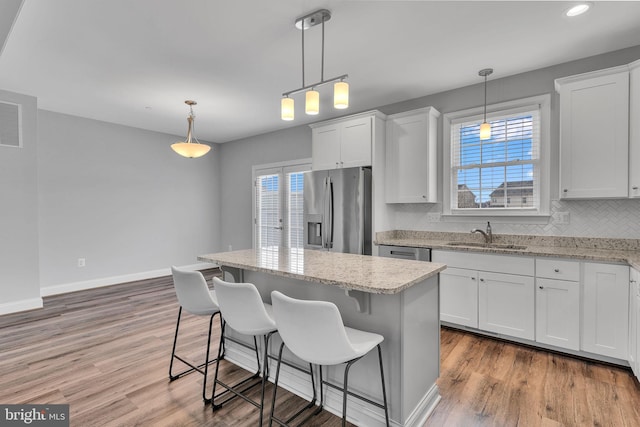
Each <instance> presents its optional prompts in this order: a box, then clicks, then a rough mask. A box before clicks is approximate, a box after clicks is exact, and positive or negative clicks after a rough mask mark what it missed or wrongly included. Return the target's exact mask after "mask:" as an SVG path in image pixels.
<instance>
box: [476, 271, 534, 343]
mask: <svg viewBox="0 0 640 427" xmlns="http://www.w3.org/2000/svg"><path fill="white" fill-rule="evenodd" d="M534 301H535V291H534V280H533V277H529V276H517V275H515V274H501V273H489V272H480V274H479V283H478V327H479V328H480V329H483V330H485V331H491V332H495V333H499V334H503V335H509V336H513V337H517V338H524V339H528V340H533V339H534V338H535V312H534V304H535V303H534Z"/></svg>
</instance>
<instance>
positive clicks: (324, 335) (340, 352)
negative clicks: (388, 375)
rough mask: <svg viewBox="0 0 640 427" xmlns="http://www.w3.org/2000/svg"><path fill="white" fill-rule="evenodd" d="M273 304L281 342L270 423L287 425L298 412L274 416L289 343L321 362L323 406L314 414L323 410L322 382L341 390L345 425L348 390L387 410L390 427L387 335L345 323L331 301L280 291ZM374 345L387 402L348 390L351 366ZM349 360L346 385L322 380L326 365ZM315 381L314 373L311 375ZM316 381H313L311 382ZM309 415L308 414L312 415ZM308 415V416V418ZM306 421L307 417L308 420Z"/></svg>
mask: <svg viewBox="0 0 640 427" xmlns="http://www.w3.org/2000/svg"><path fill="white" fill-rule="evenodd" d="M271 303H272V304H273V316H274V319H275V321H276V325H277V327H278V333H279V334H280V337H281V338H282V345H281V346H280V351H279V353H278V367H277V369H276V376H275V383H274V388H273V400H272V402H271V417H270V420H269V426H271V425H272V422H274V421H275V422H276V423H278V424H279V425H281V426H286V425H287V423H289V422H291V421H292V419H293V418H295V417H296V416H297V415H298V414H295V415H294V416H293V417H292V418H289V419H288V420H286V421H283V420H280V419H278V418H276V417H275V414H274V411H275V402H276V391H277V388H278V377H279V375H280V365H281V362H282V350H283V348H284V346H285V345H286V346H287V348H289V350H291V352H292V353H293V354H294V355H296V356H297V357H299V358H300V359H302V360H304V361H305V362H308V363H311V364H314V365H318V366H319V371H320V408H318V409H317V410H316V411H315V412H314V413H313V414H311V415H310V416H312V415H315V414H317V413H319V412H320V409H322V406H323V404H324V396H323V393H322V385H323V384H327V385H329V386H332V387H335V388H338V389H341V390H342V392H343V395H342V396H343V397H342V425H343V426H345V425H346V421H347V393H348V394H350V395H352V396H354V397H357V398H358V399H361V400H363V401H366V402H368V403H370V404H372V405H374V406H377V407H379V408H382V409H384V415H385V420H386V424H387V427H388V426H389V410H388V406H387V393H386V390H385V384H384V371H383V368H382V350H381V349H380V343H381V342H382V341H383V340H384V337H383V336H382V335H379V334H374V333H371V332H364V331H360V330H357V329H353V328H349V327H346V326H344V323H343V322H342V316H341V315H340V312H339V311H338V307H336V305H335V304H333V303H331V302H328V301H304V300H298V299H294V298H290V297H288V296H286V295H284V294H282V293H281V292H278V291H273V292H271ZM375 347H377V348H378V359H379V361H380V379H381V382H382V398H383V401H384V404H380V403H377V402H374V401H372V400H370V399H367V398H366V397H364V396H360V395H358V394H356V393H353V392H349V391H347V384H348V377H349V369H350V368H351V365H352V364H353V363H355V362H357V361H358V360H360V359H361V358H362V357H363V356H364V355H366V354H367V353H369V351H371V350H373V349H374V348H375ZM342 363H346V367H345V371H344V383H343V387H342V388H340V387H337V386H335V385H333V384H330V383H328V382H326V381H323V379H322V366H323V365H325V366H326V365H339V364H342ZM311 378H312V380H313V373H312V374H311ZM312 384H313V382H312ZM310 416H309V417H310ZM309 417H307V418H309ZM305 421H306V419H305Z"/></svg>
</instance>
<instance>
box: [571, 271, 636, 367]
mask: <svg viewBox="0 0 640 427" xmlns="http://www.w3.org/2000/svg"><path fill="white" fill-rule="evenodd" d="M583 287H584V289H583V292H584V299H583V311H582V345H581V348H580V349H581V350H583V351H588V352H590V353H595V354H599V355H603V356H609V357H614V358H617V359H623V360H627V359H628V357H629V353H628V350H627V347H628V344H629V267H627V266H623V265H612V264H597V263H588V262H585V263H583Z"/></svg>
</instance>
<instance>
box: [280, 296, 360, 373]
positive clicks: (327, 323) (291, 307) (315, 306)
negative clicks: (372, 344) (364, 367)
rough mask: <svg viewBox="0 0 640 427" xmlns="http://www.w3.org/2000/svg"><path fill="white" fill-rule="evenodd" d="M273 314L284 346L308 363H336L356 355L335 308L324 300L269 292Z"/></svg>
mask: <svg viewBox="0 0 640 427" xmlns="http://www.w3.org/2000/svg"><path fill="white" fill-rule="evenodd" d="M271 303H272V304H273V317H274V318H275V320H276V325H277V326H278V333H279V334H280V337H281V338H282V340H283V341H284V343H285V345H286V346H287V347H288V348H289V350H291V351H292V352H293V354H295V355H296V356H297V357H299V358H301V359H302V360H305V361H307V362H310V363H314V364H318V365H336V364H339V363H343V362H346V361H348V360H351V359H354V358H356V357H358V356H359V355H358V353H357V352H356V351H355V350H354V348H353V346H352V345H351V342H350V341H349V339H348V337H347V333H346V331H345V328H344V323H343V322H342V316H341V315H340V312H339V311H338V307H336V305H335V304H334V303H332V302H328V301H305V300H299V299H294V298H291V297H288V296H286V295H284V294H283V293H281V292H278V291H273V292H271Z"/></svg>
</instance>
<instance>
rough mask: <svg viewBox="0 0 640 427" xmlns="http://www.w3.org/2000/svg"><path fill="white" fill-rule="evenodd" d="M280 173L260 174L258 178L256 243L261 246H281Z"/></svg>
mask: <svg viewBox="0 0 640 427" xmlns="http://www.w3.org/2000/svg"><path fill="white" fill-rule="evenodd" d="M280 187H281V177H280V175H279V174H266V175H260V176H258V177H257V179H256V192H255V193H256V214H257V215H256V218H255V226H256V244H257V247H259V248H269V247H278V246H281V245H282V244H281V240H282V229H283V224H282V213H281V209H280V206H281V200H280Z"/></svg>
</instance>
